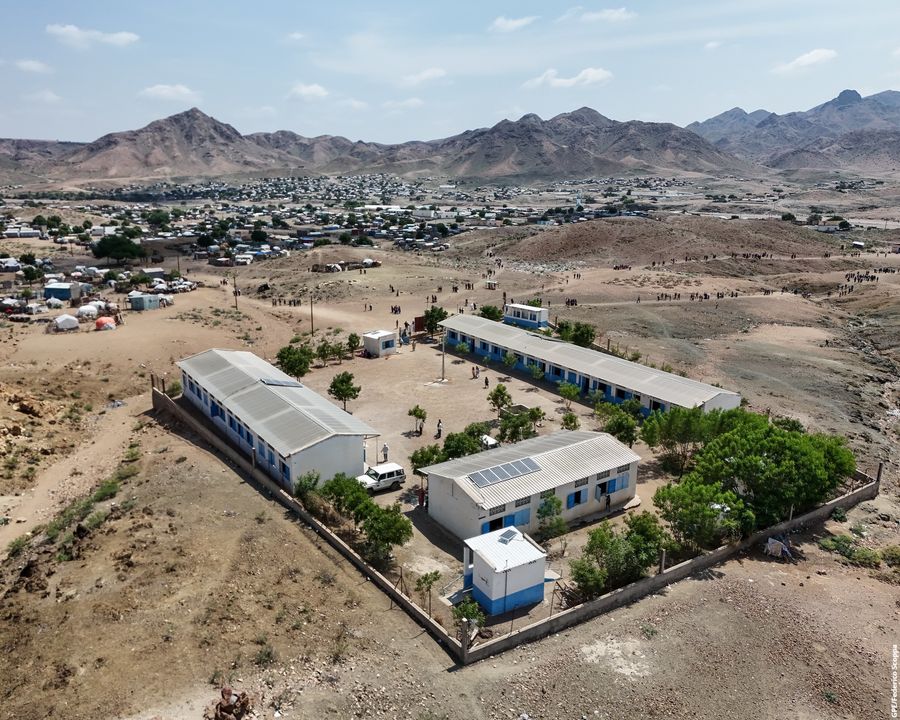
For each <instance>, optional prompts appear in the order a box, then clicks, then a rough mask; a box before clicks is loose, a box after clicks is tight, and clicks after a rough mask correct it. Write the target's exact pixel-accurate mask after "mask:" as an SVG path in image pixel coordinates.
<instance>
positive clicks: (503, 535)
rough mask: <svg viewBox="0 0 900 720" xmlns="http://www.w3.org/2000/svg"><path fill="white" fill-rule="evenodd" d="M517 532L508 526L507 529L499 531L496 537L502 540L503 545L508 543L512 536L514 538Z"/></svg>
mask: <svg viewBox="0 0 900 720" xmlns="http://www.w3.org/2000/svg"><path fill="white" fill-rule="evenodd" d="M517 534H518V533H517V532H516V531H515V530H513V529H512V528H510V529H509V530H504V531H503V532H502V533H500V537H499V538H497V539H498V540H499V541H500V542H502V543H503V544H504V545H509V544H510V542H512V540H513V538H515V537H516V535H517Z"/></svg>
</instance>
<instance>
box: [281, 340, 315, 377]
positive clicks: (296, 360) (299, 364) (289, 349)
mask: <svg viewBox="0 0 900 720" xmlns="http://www.w3.org/2000/svg"><path fill="white" fill-rule="evenodd" d="M275 358H276V361H277V362H278V367H280V368H281V369H282V370H284V372H286V373H287V374H288V375H290V376H292V377H295V378H301V377H303V376H304V375H306V373H308V372H309V368H310V365H311V364H312V360H313V353H312V350H310V349H309V347H308V346H307V345H285V346H284V347H283V348H281V349H280V350H279V351H278V354H277V355H276V356H275Z"/></svg>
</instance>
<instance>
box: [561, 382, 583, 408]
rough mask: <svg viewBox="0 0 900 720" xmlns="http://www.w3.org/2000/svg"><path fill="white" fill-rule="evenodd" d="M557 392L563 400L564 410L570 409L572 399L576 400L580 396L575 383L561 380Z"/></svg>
mask: <svg viewBox="0 0 900 720" xmlns="http://www.w3.org/2000/svg"><path fill="white" fill-rule="evenodd" d="M559 394H560V395H562V398H563V400H565V405H566V410H571V409H572V401H573V400H577V399H578V398H579V397H580V396H581V390H579V389H578V386H577V385H573V384H572V383H570V382H565V381H563V382H561V383H560V384H559Z"/></svg>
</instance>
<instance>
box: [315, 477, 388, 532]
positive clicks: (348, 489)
mask: <svg viewBox="0 0 900 720" xmlns="http://www.w3.org/2000/svg"><path fill="white" fill-rule="evenodd" d="M319 492H320V494H321V495H322V497H324V498H326V499H327V500H329V501H331V504H332V505H333V506H334V509H335V510H337V511H338V512H339V513H340V514H341V515H343V516H345V517H351V518H353V519H354V522H357V523H358V520H357V518H359V519H362V518H363V517H364V516H366V515H368V514H369V513H370V512H371V510H372V507H375V504H374V503H373V502H372V498H370V497H369V493H368V492H366V489H365V488H364V487H363V486H362V485H361V484H360V482H359V480H357V479H356V478H352V477H350V476H349V475H345V474H344V473H338V474H337V475H335V476H334V477H333V478H331V480H329V481H328V482H326V483H324V484H323V485H322V487H321V489H320V491H319Z"/></svg>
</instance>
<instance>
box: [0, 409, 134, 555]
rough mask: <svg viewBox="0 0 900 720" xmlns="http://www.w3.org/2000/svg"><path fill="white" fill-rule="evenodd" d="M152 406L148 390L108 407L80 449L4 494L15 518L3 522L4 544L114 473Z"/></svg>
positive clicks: (2, 507)
mask: <svg viewBox="0 0 900 720" xmlns="http://www.w3.org/2000/svg"><path fill="white" fill-rule="evenodd" d="M148 406H149V394H146V393H145V394H144V395H138V396H135V397H131V398H128V399H126V400H125V405H124V406H123V407H118V408H108V409H107V410H106V412H105V413H104V414H103V415H99V416H97V419H96V421H95V424H94V425H93V427H91V428H90V431H89V432H88V431H87V430H86V431H85V433H84V438H85V439H84V441H83V443H82V444H81V445H80V446H79V447H78V449H77V450H75V452H74V453H72V454H71V455H68V456H67V457H64V458H63V459H62V460H60V461H59V462H57V463H54V464H53V465H50V466H49V467H47V468H46V469H45V470H44V471H43V472H41V473H40V474H39V475H38V479H37V482H36V483H35V485H34V486H33V487H32V488H31V489H29V490H28V491H26V492H25V493H23V494H21V495H18V496H15V495H5V496H0V513H3V514H5V515H8V516H10V517H12V518H13V521H12V522H11V523H9V524H8V525H3V526H0V548H5V547H6V546H7V544H8V543H9V542H10V541H11V540H13V539H14V538H16V537H18V536H19V535H22V534H24V533H27V532H30V531H31V530H32V529H33V528H34V527H35V526H36V525H38V524H40V523H44V522H46V521H47V520H48V519H49V518H51V517H52V516H53V515H54V514H55V513H56V512H57V511H58V510H60V509H61V508H62V506H63V505H65V504H66V503H69V502H71V501H72V500H74V499H75V498H78V497H81V496H82V495H84V494H86V493H87V492H88V491H89V490H90V488H91V487H93V486H94V485H96V484H97V483H98V482H99V481H100V480H101V479H102V478H104V477H107V476H108V475H109V474H110V473H112V471H113V470H114V469H115V467H116V465H117V464H118V463H119V461H120V459H121V458H122V454H123V453H124V451H125V447H126V446H127V444H128V437H129V433H130V432H131V429H132V425H133V424H134V419H135V417H136V416H137V415H138V414H140V413H141V412H143V411H144V410H146V408H147V407H148Z"/></svg>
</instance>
